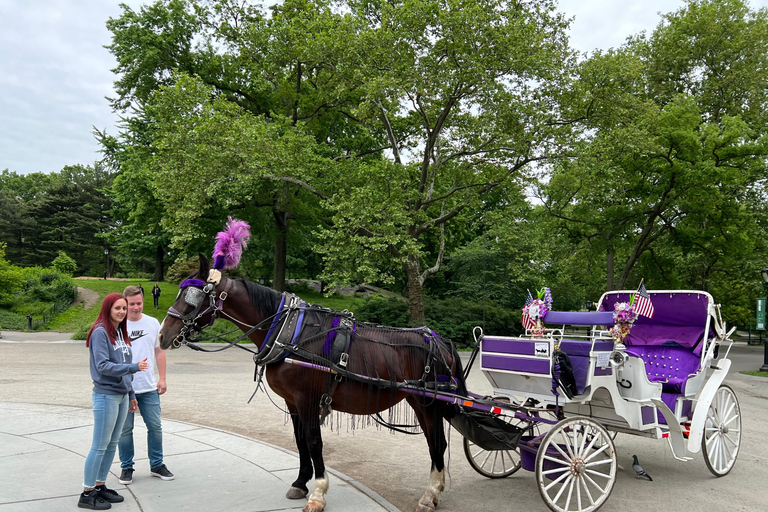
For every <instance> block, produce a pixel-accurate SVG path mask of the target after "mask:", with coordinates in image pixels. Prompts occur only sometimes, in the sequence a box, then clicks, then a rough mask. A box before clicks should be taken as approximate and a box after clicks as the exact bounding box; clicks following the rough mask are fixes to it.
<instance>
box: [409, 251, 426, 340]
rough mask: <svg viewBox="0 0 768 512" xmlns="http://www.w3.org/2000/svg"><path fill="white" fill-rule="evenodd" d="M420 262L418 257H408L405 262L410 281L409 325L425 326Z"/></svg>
mask: <svg viewBox="0 0 768 512" xmlns="http://www.w3.org/2000/svg"><path fill="white" fill-rule="evenodd" d="M419 262H420V260H419V257H418V256H417V255H410V256H408V260H407V261H406V262H405V275H406V276H407V279H408V324H409V325H411V326H414V327H415V326H419V325H424V324H425V323H426V317H425V315H424V287H423V285H422V282H421V272H420V264H419Z"/></svg>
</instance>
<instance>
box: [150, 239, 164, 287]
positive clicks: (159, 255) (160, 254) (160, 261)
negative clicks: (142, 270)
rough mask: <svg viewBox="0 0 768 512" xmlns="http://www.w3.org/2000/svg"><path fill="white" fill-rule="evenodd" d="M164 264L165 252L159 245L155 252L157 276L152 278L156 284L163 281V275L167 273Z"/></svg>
mask: <svg viewBox="0 0 768 512" xmlns="http://www.w3.org/2000/svg"><path fill="white" fill-rule="evenodd" d="M164 263H165V250H164V249H163V246H162V245H160V244H157V249H156V250H155V275H153V276H152V279H153V280H154V281H155V282H156V283H157V282H160V281H162V280H163V274H164V273H165V268H164Z"/></svg>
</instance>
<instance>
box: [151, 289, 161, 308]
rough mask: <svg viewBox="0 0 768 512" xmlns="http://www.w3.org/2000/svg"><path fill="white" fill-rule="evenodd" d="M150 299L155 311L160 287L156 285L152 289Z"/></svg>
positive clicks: (158, 300)
mask: <svg viewBox="0 0 768 512" xmlns="http://www.w3.org/2000/svg"><path fill="white" fill-rule="evenodd" d="M152 298H153V299H154V300H155V309H157V308H158V307H159V306H160V287H159V286H157V283H155V286H153V287H152Z"/></svg>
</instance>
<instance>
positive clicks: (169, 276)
mask: <svg viewBox="0 0 768 512" xmlns="http://www.w3.org/2000/svg"><path fill="white" fill-rule="evenodd" d="M198 268H200V259H199V258H188V259H178V260H176V261H175V262H173V264H172V265H171V266H170V267H168V272H167V273H166V274H165V279H166V281H167V282H168V283H171V284H176V285H178V284H181V282H182V281H184V280H185V279H186V278H188V277H189V276H190V275H191V274H192V273H193V272H195V271H197V269H198Z"/></svg>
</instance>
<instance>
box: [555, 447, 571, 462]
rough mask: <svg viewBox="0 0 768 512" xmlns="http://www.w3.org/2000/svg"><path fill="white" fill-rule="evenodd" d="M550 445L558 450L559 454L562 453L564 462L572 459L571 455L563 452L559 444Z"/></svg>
mask: <svg viewBox="0 0 768 512" xmlns="http://www.w3.org/2000/svg"><path fill="white" fill-rule="evenodd" d="M552 447H553V448H554V449H555V450H557V451H558V452H560V455H562V456H563V459H565V461H566V462H570V461H571V460H573V456H570V455H568V454H567V453H565V452H564V451H563V450H562V448H560V446H559V445H558V444H557V443H552Z"/></svg>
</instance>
